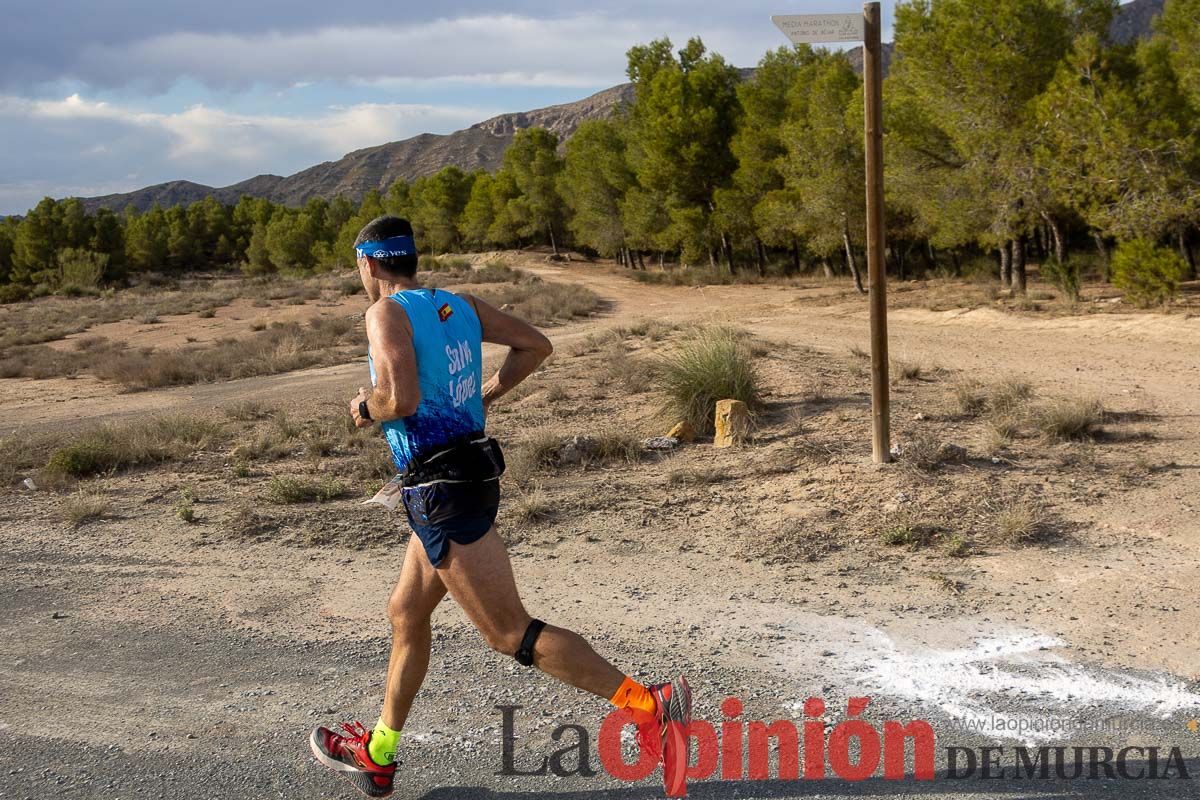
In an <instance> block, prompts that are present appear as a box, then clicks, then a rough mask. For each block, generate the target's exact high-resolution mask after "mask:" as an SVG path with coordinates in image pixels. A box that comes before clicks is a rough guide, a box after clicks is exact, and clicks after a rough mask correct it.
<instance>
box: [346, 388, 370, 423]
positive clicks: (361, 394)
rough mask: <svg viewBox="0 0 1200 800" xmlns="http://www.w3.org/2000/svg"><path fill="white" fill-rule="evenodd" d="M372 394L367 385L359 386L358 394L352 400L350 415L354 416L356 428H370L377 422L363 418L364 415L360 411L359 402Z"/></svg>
mask: <svg viewBox="0 0 1200 800" xmlns="http://www.w3.org/2000/svg"><path fill="white" fill-rule="evenodd" d="M370 396H371V393H370V392H369V391H367V390H366V388H365V387H362V386H360V387H358V394H357V395H355V396H354V399H353V400H351V401H350V416H351V418H353V420H354V427H356V428H369V427H371V426H372V425H374V424H375V421H374V420H370V419H363V418H362V415H361V414H359V413H358V404H359V403H361V402H363V401H364V400H366V399H367V398H368V397H370Z"/></svg>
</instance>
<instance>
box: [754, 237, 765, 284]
mask: <svg viewBox="0 0 1200 800" xmlns="http://www.w3.org/2000/svg"><path fill="white" fill-rule="evenodd" d="M754 249H755V252H756V253H757V254H758V275H759V277H763V276H764V275H766V274H767V248H765V247H763V243H762V239H759V238H758V237H757V236H755V237H754Z"/></svg>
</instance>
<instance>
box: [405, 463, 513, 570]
mask: <svg viewBox="0 0 1200 800" xmlns="http://www.w3.org/2000/svg"><path fill="white" fill-rule="evenodd" d="M402 491H403V494H402V499H403V502H404V511H405V512H406V513H407V514H408V524H409V526H411V527H412V529H413V533H415V534H416V535H417V538H418V539H420V540H421V544H423V545H425V555H427V556H428V557H429V563H430V564H432V565H433V566H435V567H436V566H438V565H440V564H441V563H442V559H444V558H445V557H446V553H447V551H449V549H450V543H451V542H454V543H456V544H470V543H471V542H474V541H477V540H478V539H480V538H481V537H482V536H483V535H484V534H485V533H487V532H488V531H489V530H491V528H492V525H494V524H495V523H496V512H497V510H498V509H499V507H500V480H499V479H498V478H494V479H492V480H485V481H471V482H468V483H448V482H444V481H442V482H437V483H430V484H426V485H423V486H412V487H409V488H406V489H403V490H402Z"/></svg>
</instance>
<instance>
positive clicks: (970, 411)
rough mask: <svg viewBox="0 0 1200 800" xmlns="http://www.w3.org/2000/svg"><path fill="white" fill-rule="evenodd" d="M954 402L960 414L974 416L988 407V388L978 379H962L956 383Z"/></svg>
mask: <svg viewBox="0 0 1200 800" xmlns="http://www.w3.org/2000/svg"><path fill="white" fill-rule="evenodd" d="M954 404H955V407H956V409H957V410H958V413H959V414H961V415H963V416H964V417H973V416H975V415H976V414H979V413H981V412H983V411H984V409H986V408H987V407H988V394H987V390H986V388H985V387H984V385H983V384H982V383H981V382H979V381H977V380H974V379H970V378H968V379H966V380H961V381H959V382H957V383H956V384H954Z"/></svg>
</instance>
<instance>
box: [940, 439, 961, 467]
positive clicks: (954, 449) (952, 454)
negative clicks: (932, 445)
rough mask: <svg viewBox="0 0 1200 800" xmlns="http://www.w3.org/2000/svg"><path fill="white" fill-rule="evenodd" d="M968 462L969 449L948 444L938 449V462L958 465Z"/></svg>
mask: <svg viewBox="0 0 1200 800" xmlns="http://www.w3.org/2000/svg"><path fill="white" fill-rule="evenodd" d="M966 460H967V448H965V447H962V446H960V445H957V444H950V443H949V442H947V443H946V444H943V445H942V446H941V447H939V448H938V461H941V462H943V463H956V462H960V461H966Z"/></svg>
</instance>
